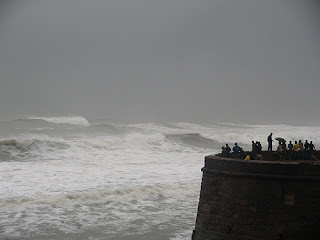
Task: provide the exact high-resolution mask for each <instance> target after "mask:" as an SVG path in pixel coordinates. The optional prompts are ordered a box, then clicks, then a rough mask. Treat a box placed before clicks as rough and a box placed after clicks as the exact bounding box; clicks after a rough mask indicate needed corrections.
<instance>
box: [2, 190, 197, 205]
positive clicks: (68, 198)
mask: <svg viewBox="0 0 320 240" xmlns="http://www.w3.org/2000/svg"><path fill="white" fill-rule="evenodd" d="M198 191H199V185H198V184H191V185H190V184H189V185H180V186H172V185H159V184H157V185H146V186H139V187H136V188H122V189H104V190H88V191H81V192H73V193H61V194H56V195H44V196H38V197H36V198H33V197H15V198H4V199H0V207H2V206H8V205H19V206H21V205H35V206H38V205H55V204H59V205H60V204H78V203H83V202H86V203H99V202H113V201H116V202H119V201H120V202H130V201H138V200H152V201H157V200H160V199H165V198H177V199H179V198H181V199H184V198H186V197H190V196H191V195H197V194H198Z"/></svg>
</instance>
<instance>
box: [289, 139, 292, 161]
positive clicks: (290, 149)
mask: <svg viewBox="0 0 320 240" xmlns="http://www.w3.org/2000/svg"><path fill="white" fill-rule="evenodd" d="M288 158H289V160H292V158H293V144H292V141H290V142H289V144H288Z"/></svg>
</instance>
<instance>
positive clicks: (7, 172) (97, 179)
mask: <svg viewBox="0 0 320 240" xmlns="http://www.w3.org/2000/svg"><path fill="white" fill-rule="evenodd" d="M80 118H81V117H80ZM42 120H43V121H47V120H44V119H42ZM51 120H52V119H51ZM73 120H74V119H73ZM73 120H66V121H64V122H65V123H66V122H69V123H70V122H73V124H75V122H76V121H73ZM43 121H32V120H31V123H30V121H21V122H14V123H11V125H9V127H7V128H8V129H10V127H11V126H14V127H15V126H16V125H19V126H20V125H21V126H22V127H23V128H22V129H15V130H14V133H11V131H10V132H9V133H10V134H7V135H6V136H0V158H1V157H3V156H7V158H5V160H1V161H0V182H1V187H0V196H1V197H0V214H1V216H2V218H0V238H1V239H19V238H21V236H24V237H25V238H26V239H32V238H33V237H35V238H37V239H46V238H47V239H49V238H50V239H61V238H70V239H83V238H84V237H83V236H93V235H94V234H96V236H97V237H96V238H95V237H92V239H99V238H100V239H101V238H102V239H128V238H130V236H129V235H130V234H132V235H135V237H136V238H137V236H139V234H141V235H143V236H144V237H145V236H153V232H154V231H155V232H157V234H158V236H164V237H163V239H179V240H180V239H190V237H191V232H192V229H193V227H194V223H195V217H196V211H197V203H198V199H199V193H200V183H201V176H202V172H201V168H202V167H203V159H204V156H206V155H209V154H214V153H217V152H218V151H220V145H221V146H222V145H224V144H225V143H229V144H230V145H233V143H234V142H238V143H239V144H240V145H241V146H245V147H247V148H248V149H250V143H251V141H252V140H255V141H261V143H262V144H264V146H265V145H266V138H267V136H268V135H269V133H270V132H273V134H274V138H275V137H283V138H285V139H287V140H299V139H301V140H305V139H308V140H313V141H314V143H315V145H316V147H317V146H319V144H320V131H319V130H320V128H319V127H318V126H315V125H313V126H297V125H293V124H291V125H289V124H288V125H286V124H273V125H241V124H221V123H219V124H205V125H204V124H196V123H183V122H179V123H164V124H163V123H141V124H128V125H125V124H108V123H107V124H105V125H99V126H96V125H95V126H91V127H87V124H83V125H79V124H78V126H77V127H76V128H73V127H72V128H70V126H68V125H65V124H56V125H54V124H53V126H51V125H52V124H49V125H50V127H52V128H51V129H49V130H48V129H39V130H38V131H36V132H35V131H34V130H33V129H34V128H35V127H37V125H38V124H42V125H44V126H47V125H48V124H47V123H46V122H43ZM53 121H55V122H58V121H56V120H53ZM53 121H52V122H53ZM59 121H60V122H62V120H61V119H60V120H59ZM28 128H29V130H28ZM275 144H276V141H275ZM211 146H212V148H211ZM8 159H9V160H8ZM21 160H23V161H21ZM106 229H107V230H106ZM188 232H189V235H188ZM91 233H92V234H93V235H91ZM48 234H49V236H47V235H48ZM77 234H78V235H77ZM86 239H87V238H86ZM144 239H147V237H145V238H144Z"/></svg>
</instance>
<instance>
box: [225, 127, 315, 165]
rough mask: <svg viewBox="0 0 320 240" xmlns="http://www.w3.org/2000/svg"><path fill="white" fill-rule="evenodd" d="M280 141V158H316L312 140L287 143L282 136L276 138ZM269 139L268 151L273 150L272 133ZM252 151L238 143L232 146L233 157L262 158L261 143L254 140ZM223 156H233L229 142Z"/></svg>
mask: <svg viewBox="0 0 320 240" xmlns="http://www.w3.org/2000/svg"><path fill="white" fill-rule="evenodd" d="M276 140H278V141H279V145H278V147H277V151H276V152H277V153H278V154H279V159H280V160H285V159H288V160H314V159H315V151H316V149H315V146H314V144H313V143H312V141H310V142H308V140H306V141H305V143H303V142H302V141H301V140H299V141H295V142H294V144H293V143H292V141H290V142H289V143H288V145H286V141H285V140H284V139H282V138H276ZM267 141H268V151H271V152H272V142H273V139H272V133H270V135H269V136H268V138H267ZM251 145H252V153H251V154H249V153H248V152H247V153H246V152H244V150H243V149H242V148H241V147H239V146H238V143H235V144H234V147H233V148H232V151H233V157H234V158H237V159H245V160H250V158H251V159H255V160H262V146H261V143H260V142H258V141H256V142H254V141H252V144H251ZM221 156H222V157H226V158H230V157H231V148H230V147H229V145H228V144H226V146H223V147H222V152H221Z"/></svg>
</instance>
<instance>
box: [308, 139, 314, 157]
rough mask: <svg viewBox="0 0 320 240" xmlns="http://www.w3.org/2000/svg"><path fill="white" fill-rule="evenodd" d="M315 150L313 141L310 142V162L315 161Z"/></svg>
mask: <svg viewBox="0 0 320 240" xmlns="http://www.w3.org/2000/svg"><path fill="white" fill-rule="evenodd" d="M314 150H315V147H314V145H313V143H312V141H310V144H309V159H310V160H313V151H314Z"/></svg>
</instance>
